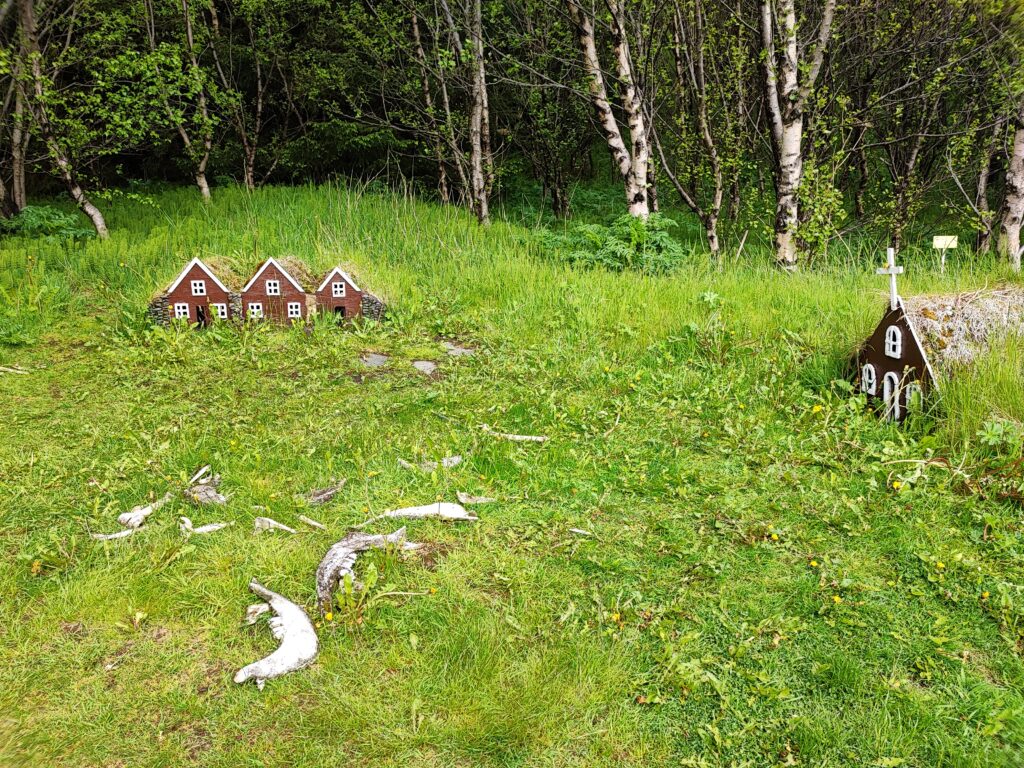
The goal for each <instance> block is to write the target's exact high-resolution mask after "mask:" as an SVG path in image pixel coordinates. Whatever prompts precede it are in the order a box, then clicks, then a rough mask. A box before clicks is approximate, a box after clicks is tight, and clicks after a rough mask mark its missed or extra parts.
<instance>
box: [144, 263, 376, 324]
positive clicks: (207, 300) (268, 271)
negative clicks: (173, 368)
mask: <svg viewBox="0 0 1024 768" xmlns="http://www.w3.org/2000/svg"><path fill="white" fill-rule="evenodd" d="M317 286H319V287H317ZM385 309H386V307H385V305H384V302H383V301H381V299H379V298H377V297H376V296H374V295H373V294H372V293H370V292H368V291H364V290H361V289H360V288H359V286H358V285H356V282H355V280H353V279H352V277H351V276H350V275H349V273H347V272H345V271H344V270H343V269H342V268H341V267H334V268H332V269H331V270H330V271H328V272H327V275H326V276H325V277H324V278H323V279H322V280H316V279H315V278H314V276H313V275H312V274H311V273H310V272H309V270H308V269H307V268H306V266H305V264H303V263H302V262H300V261H297V260H294V259H274V258H270V259H267V260H266V261H264V262H263V263H262V264H261V265H260V266H259V267H258V268H257V269H256V271H255V272H254V273H253V274H252V277H250V278H249V279H248V280H247V281H245V282H244V283H243V281H242V280H241V279H239V278H238V276H237V275H236V274H235V272H234V270H233V269H232V268H231V267H230V265H228V264H224V263H208V262H204V261H203V260H201V259H198V258H196V259H192V261H190V262H189V263H188V264H186V265H185V268H184V269H183V270H182V271H181V272H180V273H179V274H178V276H177V277H176V278H175V279H174V280H173V281H172V282H171V283H170V284H169V285H168V286H167V288H165V289H164V290H163V291H161V292H160V293H158V294H157V295H156V296H155V297H154V298H153V299H152V301H150V304H149V311H148V314H149V316H150V318H151V319H152V320H153V322H155V323H157V324H158V325H169V324H170V323H171V321H178V322H183V323H188V324H189V325H194V326H196V327H197V328H204V327H206V326H209V325H212V324H213V323H214V322H218V321H220V322H223V321H226V320H239V321H241V320H248V321H263V320H267V321H273V322H277V323H282V324H289V323H295V322H300V323H304V322H308V321H309V320H310V319H311V318H312V317H313V316H314V315H316V314H317V313H318V312H320V313H323V314H327V315H330V316H332V317H334V318H336V319H338V320H351V319H354V318H357V317H368V318H371V319H373V320H380V319H382V318H383V316H384V312H385Z"/></svg>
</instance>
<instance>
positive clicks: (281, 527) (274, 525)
mask: <svg viewBox="0 0 1024 768" xmlns="http://www.w3.org/2000/svg"><path fill="white" fill-rule="evenodd" d="M252 522H253V527H254V528H255V529H256V533H260V532H262V531H272V530H277V531H288V533H298V531H296V530H295V529H294V528H289V527H288V526H287V525H285V524H284V523H279V522H277V520H275V519H274V518H272V517H257V518H256V519H255V520H253V521H252Z"/></svg>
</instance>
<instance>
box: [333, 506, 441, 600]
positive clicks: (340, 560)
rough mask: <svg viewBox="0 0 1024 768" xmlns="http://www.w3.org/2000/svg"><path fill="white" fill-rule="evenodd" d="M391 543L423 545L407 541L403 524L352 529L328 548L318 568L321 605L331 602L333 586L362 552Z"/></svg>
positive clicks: (348, 573) (406, 547)
mask: <svg viewBox="0 0 1024 768" xmlns="http://www.w3.org/2000/svg"><path fill="white" fill-rule="evenodd" d="M388 546H395V547H398V548H399V549H402V550H405V551H409V550H414V549H419V548H420V547H421V546H423V545H422V544H417V543H415V542H411V541H406V540H405V527H404V526H403V527H402V528H399V529H398V530H397V531H395V532H394V533H388V534H380V535H371V534H368V533H350V534H348V536H346V537H345V538H343V539H342V540H341V541H339V542H338V543H337V544H335V545H334V546H333V547H331V548H330V549H328V550H327V553H326V554H325V555H324V557H323V560H321V561H320V565H319V566H318V567H317V569H316V596H317V599H318V600H319V602H320V607H321V609H326V608H328V607H329V606H330V604H331V595H332V594H333V593H334V590H336V589H337V588H338V585H339V584H340V583H341V582H342V581H343V580H344V578H345V577H346V576H351V575H352V569H353V567H354V566H355V564H356V559H357V558H358V557H359V553H360V552H365V551H366V550H368V549H384V548H385V547H388Z"/></svg>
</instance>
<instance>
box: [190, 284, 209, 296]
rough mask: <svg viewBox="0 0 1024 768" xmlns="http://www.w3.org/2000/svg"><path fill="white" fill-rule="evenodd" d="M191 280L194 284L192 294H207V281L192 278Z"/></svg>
mask: <svg viewBox="0 0 1024 768" xmlns="http://www.w3.org/2000/svg"><path fill="white" fill-rule="evenodd" d="M190 282H191V285H192V295H193V296H205V295H206V281H205V280H192V281H190Z"/></svg>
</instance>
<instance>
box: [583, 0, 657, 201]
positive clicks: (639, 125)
mask: <svg viewBox="0 0 1024 768" xmlns="http://www.w3.org/2000/svg"><path fill="white" fill-rule="evenodd" d="M566 1H567V5H568V10H569V16H570V18H571V19H572V22H573V24H574V26H575V27H576V34H577V38H578V40H579V44H580V49H581V53H582V55H583V68H584V70H585V72H586V75H587V78H588V81H589V90H590V99H591V103H592V104H593V106H594V111H595V113H596V116H597V121H598V124H599V125H600V126H601V131H602V133H603V134H604V138H605V141H606V142H607V144H608V149H609V151H610V152H611V155H612V159H613V161H614V163H615V166H616V168H617V169H618V172H619V176H620V177H621V178H622V183H623V186H624V187H625V191H626V205H627V208H628V210H629V213H630V215H632V216H637V217H639V218H643V219H646V218H647V217H648V216H649V215H650V210H651V209H650V201H649V196H648V188H647V173H648V166H649V163H650V146H649V144H648V136H647V120H646V117H645V115H644V110H643V106H642V104H641V100H640V95H639V93H638V91H637V87H636V80H635V77H634V67H633V60H632V57H631V56H630V48H629V33H628V30H627V29H626V14H625V9H624V7H623V2H624V0H608V2H607V5H608V10H609V14H610V17H611V20H610V24H609V31H610V34H611V38H612V46H613V49H614V54H615V73H616V77H617V80H618V84H619V89H620V98H621V100H622V105H623V110H624V111H625V113H626V120H627V124H628V128H629V134H628V140H629V145H628V146H627V144H626V139H625V138H624V137H623V132H622V130H621V129H620V127H619V122H618V120H617V119H616V117H615V113H614V112H613V110H612V104H611V101H610V100H609V98H608V88H607V86H606V84H605V73H604V69H603V68H602V66H601V59H600V57H599V56H598V52H597V41H596V38H595V36H594V27H595V14H594V12H593V11H587V10H585V9H584V8H583V6H582V5H581V4H580V2H579V0H566Z"/></svg>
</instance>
